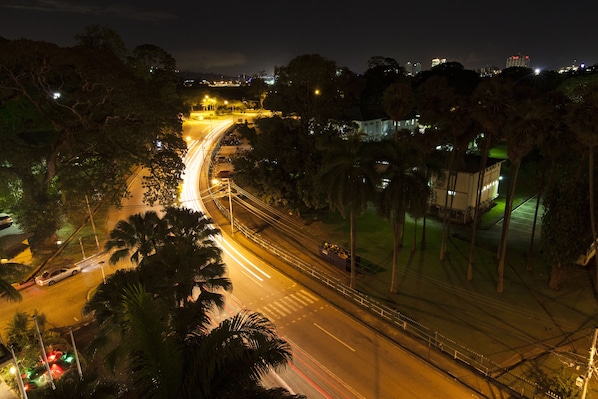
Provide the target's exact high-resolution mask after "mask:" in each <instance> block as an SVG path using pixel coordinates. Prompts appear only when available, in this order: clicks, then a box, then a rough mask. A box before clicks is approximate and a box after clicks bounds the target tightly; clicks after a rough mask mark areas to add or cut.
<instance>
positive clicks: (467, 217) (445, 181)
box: [430, 155, 504, 224]
mask: <svg viewBox="0 0 598 399" xmlns="http://www.w3.org/2000/svg"><path fill="white" fill-rule="evenodd" d="M480 161H481V157H479V156H477V155H465V158H464V163H463V165H462V167H461V168H459V170H457V174H456V181H455V180H454V173H453V174H451V175H452V176H451V181H450V182H449V171H448V169H444V170H442V171H441V173H440V175H439V176H434V177H432V179H431V180H430V184H431V188H432V197H431V199H430V214H432V215H436V216H439V217H444V215H445V214H446V213H447V212H448V214H449V217H450V219H451V220H453V221H456V222H459V223H464V224H465V223H470V222H472V221H473V216H474V210H475V204H476V192H477V188H478V181H479V179H480V175H481V173H480V172H481V170H480ZM503 162H504V160H502V159H496V158H488V162H487V166H486V169H485V171H484V180H483V184H482V190H481V196H480V208H479V209H480V210H481V211H482V212H484V211H486V210H488V209H490V208H491V207H492V206H493V205H494V200H495V199H496V198H497V197H498V184H499V181H500V170H501V166H502V163H503ZM447 186H448V189H447ZM447 195H448V197H447Z"/></svg>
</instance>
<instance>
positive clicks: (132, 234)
mask: <svg viewBox="0 0 598 399" xmlns="http://www.w3.org/2000/svg"><path fill="white" fill-rule="evenodd" d="M164 229H165V227H164V224H163V223H162V220H161V219H160V217H159V216H158V214H157V213H156V212H154V211H148V212H146V213H145V214H141V213H138V214H135V215H131V216H129V217H128V218H127V220H119V221H118V222H117V223H116V226H115V227H114V229H113V230H112V231H111V232H110V234H109V235H108V241H106V244H105V245H104V248H105V249H106V250H107V251H113V250H115V251H114V252H113V253H112V255H111V256H110V263H111V264H113V265H114V264H116V263H117V262H118V261H120V260H122V259H124V258H125V257H127V256H129V255H130V260H131V262H132V263H134V264H139V262H140V261H141V258H143V257H144V256H148V255H151V254H152V253H154V252H155V250H156V247H157V246H158V245H160V243H161V241H162V240H164V239H165V238H166V233H165V230H164Z"/></svg>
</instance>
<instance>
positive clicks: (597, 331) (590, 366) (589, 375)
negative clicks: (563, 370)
mask: <svg viewBox="0 0 598 399" xmlns="http://www.w3.org/2000/svg"><path fill="white" fill-rule="evenodd" d="M597 338H598V328H596V329H594V340H593V341H592V347H591V348H590V360H589V361H588V370H587V371H586V376H585V378H584V379H583V391H582V393H581V399H586V393H587V392H588V384H589V383H590V378H592V373H593V372H594V355H595V354H596V339H597Z"/></svg>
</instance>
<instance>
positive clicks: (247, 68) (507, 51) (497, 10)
mask: <svg viewBox="0 0 598 399" xmlns="http://www.w3.org/2000/svg"><path fill="white" fill-rule="evenodd" d="M331 3H332V2H330V1H328V2H327V1H320V2H315V1H313V0H307V1H304V2H302V3H301V4H298V5H296V6H294V5H291V4H277V3H275V2H273V1H271V0H263V1H262V2H260V3H259V4H255V3H246V2H241V1H238V0H231V1H228V2H221V3H214V4H210V5H209V6H206V5H205V4H188V3H185V2H183V1H177V0H175V1H170V2H168V3H163V2H157V1H147V2H144V3H140V2H137V1H132V0H125V1H121V2H119V3H118V5H117V3H113V4H111V3H107V2H106V1H102V0H86V1H85V3H79V2H77V3H75V2H74V1H71V2H69V1H62V0H6V1H3V2H2V4H0V9H1V12H0V25H1V26H2V30H0V36H1V37H4V38H6V39H11V40H12V39H19V38H27V39H32V40H43V41H48V42H52V43H55V44H57V45H60V46H72V45H74V44H75V38H74V36H75V35H76V34H80V33H82V32H83V31H84V28H85V27H86V26H89V25H101V26H106V27H108V28H111V29H113V30H115V31H116V32H117V33H118V34H119V35H121V37H122V38H123V40H124V41H125V44H126V45H127V47H128V48H129V49H132V48H133V47H135V46H137V45H140V44H147V43H149V44H155V45H157V46H160V47H162V48H163V49H164V50H166V51H167V52H169V53H170V54H172V55H173V57H174V58H175V59H176V61H177V66H178V69H179V70H181V71H193V72H209V73H221V74H224V75H229V76H235V75H242V74H246V75H251V74H254V73H257V72H261V71H263V72H265V73H267V74H271V73H273V70H274V67H275V66H280V65H286V64H288V62H289V61H290V60H292V59H293V58H294V57H296V56H298V55H302V54H320V55H322V56H323V57H325V58H328V59H330V60H333V61H335V62H336V63H337V65H338V66H340V67H348V68H349V69H351V70H352V71H354V72H356V73H361V72H364V71H365V70H366V69H367V62H368V60H369V59H370V57H373V56H383V57H389V58H393V59H395V60H397V61H398V62H399V64H400V65H406V64H407V63H408V62H411V63H420V64H421V66H422V69H429V68H430V65H431V61H432V59H434V58H441V59H442V58H446V59H447V61H456V62H459V63H461V64H463V65H464V67H465V68H467V69H479V68H482V67H485V66H490V65H491V66H496V67H498V68H504V67H505V62H506V59H507V58H508V57H509V56H512V55H516V54H522V55H529V56H530V59H531V66H532V67H533V68H540V69H553V70H556V69H559V68H561V67H564V66H569V65H573V64H574V63H577V64H580V63H585V64H586V65H594V64H596V63H598V53H597V52H596V51H595V50H594V48H593V46H592V44H591V43H590V42H591V37H593V36H595V34H594V32H593V21H592V19H593V16H594V15H595V13H596V11H598V4H595V3H591V4H583V5H582V4H581V2H579V3H580V4H579V6H577V5H576V4H575V3H576V1H574V2H573V3H571V2H570V3H568V4H567V5H564V4H561V5H550V6H542V7H537V6H535V5H531V4H524V3H522V2H517V3H515V2H514V1H507V2H506V3H503V4H501V5H500V7H497V6H493V5H492V4H479V3H474V2H473V1H471V0H467V1H466V2H461V3H460V4H459V5H456V4H450V3H446V2H440V1H437V0H428V1H425V2H419V3H417V4H386V3H384V2H382V1H381V0H374V1H373V2H369V3H367V5H368V6H367V7H364V6H363V3H357V2H354V3H352V2H350V3H343V4H342V5H340V6H339V5H337V4H331ZM414 3H415V2H414Z"/></svg>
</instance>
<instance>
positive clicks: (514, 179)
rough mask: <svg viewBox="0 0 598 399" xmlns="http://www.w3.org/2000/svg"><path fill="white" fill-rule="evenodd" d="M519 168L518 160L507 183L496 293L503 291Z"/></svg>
mask: <svg viewBox="0 0 598 399" xmlns="http://www.w3.org/2000/svg"><path fill="white" fill-rule="evenodd" d="M520 166H521V159H518V160H517V161H515V162H514V163H513V173H512V175H513V177H512V178H511V179H510V180H511V181H510V182H509V190H508V191H507V203H506V205H505V216H504V219H503V225H502V234H501V240H500V245H499V247H498V249H499V252H498V254H499V258H498V284H497V286H496V291H497V292H503V290H504V281H503V280H504V274H505V258H506V254H507V239H508V236H509V225H510V224H511V212H512V211H513V198H514V196H515V187H516V185H517V176H518V175H519V167H520Z"/></svg>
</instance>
